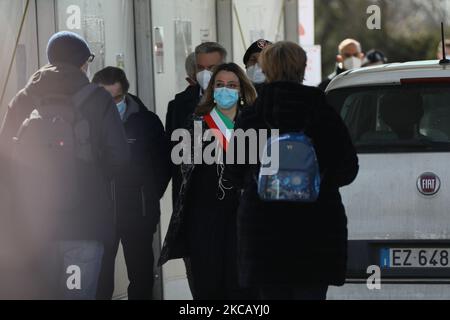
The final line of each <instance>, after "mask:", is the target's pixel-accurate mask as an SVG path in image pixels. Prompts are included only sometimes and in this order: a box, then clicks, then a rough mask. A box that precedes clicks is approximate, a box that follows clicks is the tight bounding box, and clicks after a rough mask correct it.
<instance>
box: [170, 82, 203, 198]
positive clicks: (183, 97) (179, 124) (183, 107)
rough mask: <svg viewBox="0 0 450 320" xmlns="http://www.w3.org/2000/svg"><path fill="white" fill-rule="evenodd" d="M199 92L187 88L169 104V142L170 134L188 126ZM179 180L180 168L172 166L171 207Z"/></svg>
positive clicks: (197, 87)
mask: <svg viewBox="0 0 450 320" xmlns="http://www.w3.org/2000/svg"><path fill="white" fill-rule="evenodd" d="M200 92H201V91H200V86H189V87H187V88H186V90H185V91H183V92H181V93H179V94H177V95H176V96H175V99H174V100H172V101H171V102H170V103H169V106H168V108H167V116H166V134H167V138H168V140H169V141H171V137H172V133H173V132H174V131H175V130H177V129H181V128H186V127H187V126H188V121H189V120H190V118H191V116H192V114H193V113H194V111H195V108H196V107H197V106H198V104H199V102H200V98H201V97H200ZM170 145H171V146H172V147H173V146H174V145H175V144H174V143H173V142H171V143H170ZM181 179H182V178H181V172H180V166H175V165H172V202H173V206H175V205H176V203H177V199H178V193H179V191H180V187H181V183H182V180H181Z"/></svg>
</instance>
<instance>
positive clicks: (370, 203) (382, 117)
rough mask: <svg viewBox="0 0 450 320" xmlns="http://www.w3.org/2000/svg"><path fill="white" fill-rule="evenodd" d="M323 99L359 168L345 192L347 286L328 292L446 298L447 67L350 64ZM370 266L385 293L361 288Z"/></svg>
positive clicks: (449, 245) (449, 203)
mask: <svg viewBox="0 0 450 320" xmlns="http://www.w3.org/2000/svg"><path fill="white" fill-rule="evenodd" d="M327 98H328V101H329V103H330V104H331V105H332V106H334V107H335V108H336V110H337V111H338V112H339V113H340V114H341V116H342V118H343V119H344V121H345V123H346V124H347V126H348V128H349V131H350V134H351V136H352V139H353V141H354V143H355V146H356V147H357V150H358V153H359V158H360V166H361V168H360V173H359V176H358V179H357V180H356V182H355V183H354V184H352V185H351V186H350V187H347V188H344V189H343V190H342V195H343V199H344V202H345V205H346V209H347V215H348V220H349V224H348V225H349V239H350V244H349V272H348V285H347V286H346V287H344V288H340V289H339V288H337V289H332V290H331V291H330V294H329V298H331V299H450V65H448V64H447V65H441V64H440V63H439V61H420V62H411V63H397V64H389V65H383V66H378V67H371V68H365V69H359V70H354V71H348V72H346V73H343V74H341V75H339V76H338V77H336V78H335V79H334V80H333V81H332V82H331V83H330V85H329V87H328V88H327ZM370 266H378V267H379V268H380V270H381V290H377V289H375V290H369V288H368V286H367V279H368V278H369V274H368V273H367V270H368V267H370ZM374 270H377V268H376V267H375V269H374ZM374 275H375V276H376V275H377V272H375V274H374Z"/></svg>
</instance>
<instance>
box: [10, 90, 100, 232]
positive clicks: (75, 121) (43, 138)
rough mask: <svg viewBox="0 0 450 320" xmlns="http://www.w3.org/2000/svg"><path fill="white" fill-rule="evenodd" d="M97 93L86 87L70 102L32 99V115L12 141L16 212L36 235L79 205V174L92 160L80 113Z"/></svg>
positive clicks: (53, 97) (87, 129) (56, 98)
mask: <svg viewBox="0 0 450 320" xmlns="http://www.w3.org/2000/svg"><path fill="white" fill-rule="evenodd" d="M97 89H98V86H96V85H93V84H90V85H87V86H85V87H83V88H82V89H81V90H80V91H79V92H78V93H76V94H75V95H74V96H72V97H70V96H69V97H68V96H61V95H49V96H45V97H42V98H40V99H38V98H37V97H32V99H33V100H34V103H35V104H34V107H35V110H33V112H32V113H31V114H30V116H29V117H28V119H26V120H25V121H24V122H23V124H22V126H21V127H20V129H19V131H18V133H17V135H16V137H15V138H14V147H13V155H12V157H13V167H12V170H13V172H12V174H13V179H14V186H15V191H16V192H15V193H16V194H15V196H16V197H18V200H19V201H16V202H17V205H16V207H17V209H18V213H19V214H22V215H24V217H25V218H26V219H25V221H26V223H27V224H30V225H33V228H34V229H35V230H37V229H39V228H38V226H41V227H42V228H45V229H46V230H47V229H48V228H50V229H51V227H48V225H49V224H51V225H56V224H58V222H59V221H58V219H64V218H63V216H64V214H67V213H69V212H71V210H73V209H75V208H78V207H79V205H80V203H81V202H82V201H83V199H82V197H81V194H82V190H81V189H82V186H80V184H79V181H78V180H79V173H80V171H81V170H82V166H83V164H85V163H89V162H94V160H95V159H94V158H95V157H94V153H93V151H94V150H92V149H93V148H92V145H91V132H90V127H89V122H88V121H87V120H86V119H84V118H83V116H82V113H81V109H82V107H83V105H84V103H85V102H86V101H87V99H88V98H89V97H91V96H92V94H93V93H94V92H95V91H96V90H97ZM49 232H50V231H49Z"/></svg>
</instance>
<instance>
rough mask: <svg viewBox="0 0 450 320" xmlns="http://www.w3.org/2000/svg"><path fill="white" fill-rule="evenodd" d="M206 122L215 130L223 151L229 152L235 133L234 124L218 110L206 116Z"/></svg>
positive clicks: (214, 132)
mask: <svg viewBox="0 0 450 320" xmlns="http://www.w3.org/2000/svg"><path fill="white" fill-rule="evenodd" d="M205 122H206V124H207V125H208V127H209V128H210V129H212V130H213V134H214V136H215V137H216V138H217V140H218V141H219V143H220V145H221V146H222V148H223V150H224V151H225V152H227V150H228V145H229V144H230V141H231V138H232V136H233V131H234V123H233V121H231V120H230V118H228V117H227V116H225V115H224V114H223V113H222V112H220V111H219V110H218V109H217V108H214V109H213V111H211V113H210V114H208V115H206V116H205Z"/></svg>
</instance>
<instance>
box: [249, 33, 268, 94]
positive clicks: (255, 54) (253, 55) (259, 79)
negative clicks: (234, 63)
mask: <svg viewBox="0 0 450 320" xmlns="http://www.w3.org/2000/svg"><path fill="white" fill-rule="evenodd" d="M271 44H272V43H271V42H270V41H268V40H264V39H260V40H258V41H256V42H255V43H253V44H252V45H251V46H250V47H249V48H248V49H247V52H246V53H245V55H244V64H245V68H246V69H247V76H248V78H249V79H250V80H251V81H252V83H253V85H254V86H255V88H256V91H258V92H259V90H260V89H261V87H262V86H263V84H264V82H265V81H266V76H265V75H264V73H263V71H262V69H261V66H260V65H259V62H258V59H259V55H260V54H261V52H262V51H263V50H264V49H265V48H266V47H267V46H269V45H271Z"/></svg>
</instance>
